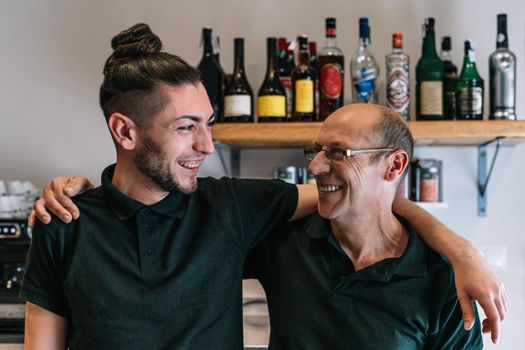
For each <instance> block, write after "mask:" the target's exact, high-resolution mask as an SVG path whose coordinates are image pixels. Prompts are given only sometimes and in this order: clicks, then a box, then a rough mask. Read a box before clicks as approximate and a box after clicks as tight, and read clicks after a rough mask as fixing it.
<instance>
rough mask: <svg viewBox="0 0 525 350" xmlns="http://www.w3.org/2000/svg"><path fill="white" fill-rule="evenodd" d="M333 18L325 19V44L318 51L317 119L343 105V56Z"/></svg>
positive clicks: (322, 118) (324, 117)
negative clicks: (338, 45) (338, 44)
mask: <svg viewBox="0 0 525 350" xmlns="http://www.w3.org/2000/svg"><path fill="white" fill-rule="evenodd" d="M336 38H337V32H336V21H335V18H333V17H329V18H327V19H326V45H325V47H324V48H323V49H322V50H321V51H320V52H319V75H320V77H319V119H320V120H325V119H326V117H328V116H329V115H330V114H332V113H333V112H334V111H335V110H336V109H338V108H339V107H342V106H343V105H344V81H345V80H344V76H345V72H344V69H345V56H344V54H343V51H341V49H340V48H339V47H337V41H336V40H337V39H336Z"/></svg>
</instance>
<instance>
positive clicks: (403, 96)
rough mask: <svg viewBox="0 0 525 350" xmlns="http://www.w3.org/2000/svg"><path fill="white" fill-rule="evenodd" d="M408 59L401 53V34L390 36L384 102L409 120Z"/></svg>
mask: <svg viewBox="0 0 525 350" xmlns="http://www.w3.org/2000/svg"><path fill="white" fill-rule="evenodd" d="M409 66H410V58H409V57H408V55H407V54H405V53H403V34H401V33H395V34H393V35H392V52H391V53H389V54H388V55H386V77H387V78H386V101H387V105H388V107H389V108H391V109H392V110H394V111H396V112H397V113H399V114H400V115H401V116H402V117H403V118H404V119H405V120H408V119H409V117H410V116H409V106H410V78H409Z"/></svg>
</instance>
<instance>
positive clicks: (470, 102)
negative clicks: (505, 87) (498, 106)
mask: <svg viewBox="0 0 525 350" xmlns="http://www.w3.org/2000/svg"><path fill="white" fill-rule="evenodd" d="M459 96H460V97H459V101H458V103H459V110H460V113H461V115H480V114H481V113H482V112H483V110H482V108H483V90H482V89H481V88H480V87H465V88H463V89H461V90H460V93H459Z"/></svg>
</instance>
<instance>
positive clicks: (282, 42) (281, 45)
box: [277, 38, 288, 51]
mask: <svg viewBox="0 0 525 350" xmlns="http://www.w3.org/2000/svg"><path fill="white" fill-rule="evenodd" d="M277 42H278V47H279V51H286V50H287V49H288V43H287V41H286V38H279V39H278V41H277Z"/></svg>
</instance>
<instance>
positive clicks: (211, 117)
mask: <svg viewBox="0 0 525 350" xmlns="http://www.w3.org/2000/svg"><path fill="white" fill-rule="evenodd" d="M181 119H189V120H191V121H194V122H195V123H199V122H200V121H201V120H202V118H201V117H198V116H196V115H183V116H180V117H178V118H175V119H173V120H172V121H171V122H170V123H173V122H176V121H178V120H181ZM213 119H215V113H213V114H212V115H211V116H210V117H209V118H208V122H209V121H211V120H213Z"/></svg>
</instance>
